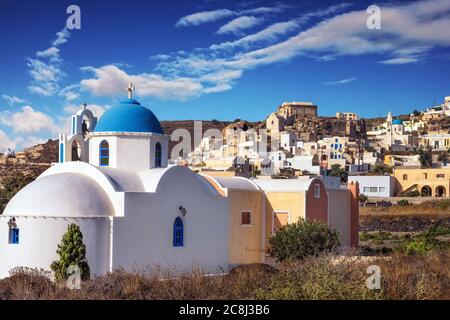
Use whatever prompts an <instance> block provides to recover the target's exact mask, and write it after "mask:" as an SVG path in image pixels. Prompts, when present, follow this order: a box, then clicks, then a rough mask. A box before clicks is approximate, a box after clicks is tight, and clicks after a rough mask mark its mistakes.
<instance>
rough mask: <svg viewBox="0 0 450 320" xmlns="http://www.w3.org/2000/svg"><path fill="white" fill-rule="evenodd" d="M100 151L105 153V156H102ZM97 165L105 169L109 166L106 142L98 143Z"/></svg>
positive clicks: (107, 144)
mask: <svg viewBox="0 0 450 320" xmlns="http://www.w3.org/2000/svg"><path fill="white" fill-rule="evenodd" d="M102 151H107V153H108V154H107V155H103V154H102V153H103V152H102ZM98 154H99V165H100V166H101V167H107V166H109V143H108V141H106V140H102V141H101V142H100V146H99V152H98Z"/></svg>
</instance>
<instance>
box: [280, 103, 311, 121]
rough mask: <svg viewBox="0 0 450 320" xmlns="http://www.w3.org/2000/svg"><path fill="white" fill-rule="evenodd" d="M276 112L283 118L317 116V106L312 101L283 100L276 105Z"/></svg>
mask: <svg viewBox="0 0 450 320" xmlns="http://www.w3.org/2000/svg"><path fill="white" fill-rule="evenodd" d="M278 114H279V115H281V116H282V117H284V118H285V119H287V118H289V117H291V116H295V117H296V118H304V117H306V116H313V117H317V106H316V105H315V104H313V103H312V102H284V103H283V104H282V105H281V106H279V107H278Z"/></svg>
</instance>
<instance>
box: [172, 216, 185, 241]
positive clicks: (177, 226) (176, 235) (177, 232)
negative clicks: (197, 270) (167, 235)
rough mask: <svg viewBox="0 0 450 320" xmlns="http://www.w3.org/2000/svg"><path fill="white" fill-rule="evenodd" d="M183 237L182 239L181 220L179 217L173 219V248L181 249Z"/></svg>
mask: <svg viewBox="0 0 450 320" xmlns="http://www.w3.org/2000/svg"><path fill="white" fill-rule="evenodd" d="M183 237H184V227H183V220H181V218H180V217H177V218H176V219H175V222H174V223H173V246H174V247H182V246H183Z"/></svg>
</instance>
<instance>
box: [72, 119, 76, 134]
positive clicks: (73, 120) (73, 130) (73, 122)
mask: <svg viewBox="0 0 450 320" xmlns="http://www.w3.org/2000/svg"><path fill="white" fill-rule="evenodd" d="M72 134H75V116H72Z"/></svg>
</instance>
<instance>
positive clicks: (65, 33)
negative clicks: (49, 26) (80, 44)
mask: <svg viewBox="0 0 450 320" xmlns="http://www.w3.org/2000/svg"><path fill="white" fill-rule="evenodd" d="M69 37H70V31H69V30H67V29H66V28H64V29H62V30H61V31H59V32H57V33H56V39H55V40H54V41H53V43H52V45H53V46H54V47H57V46H59V45H61V44H63V43H66V42H67V39H68V38H69Z"/></svg>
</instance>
